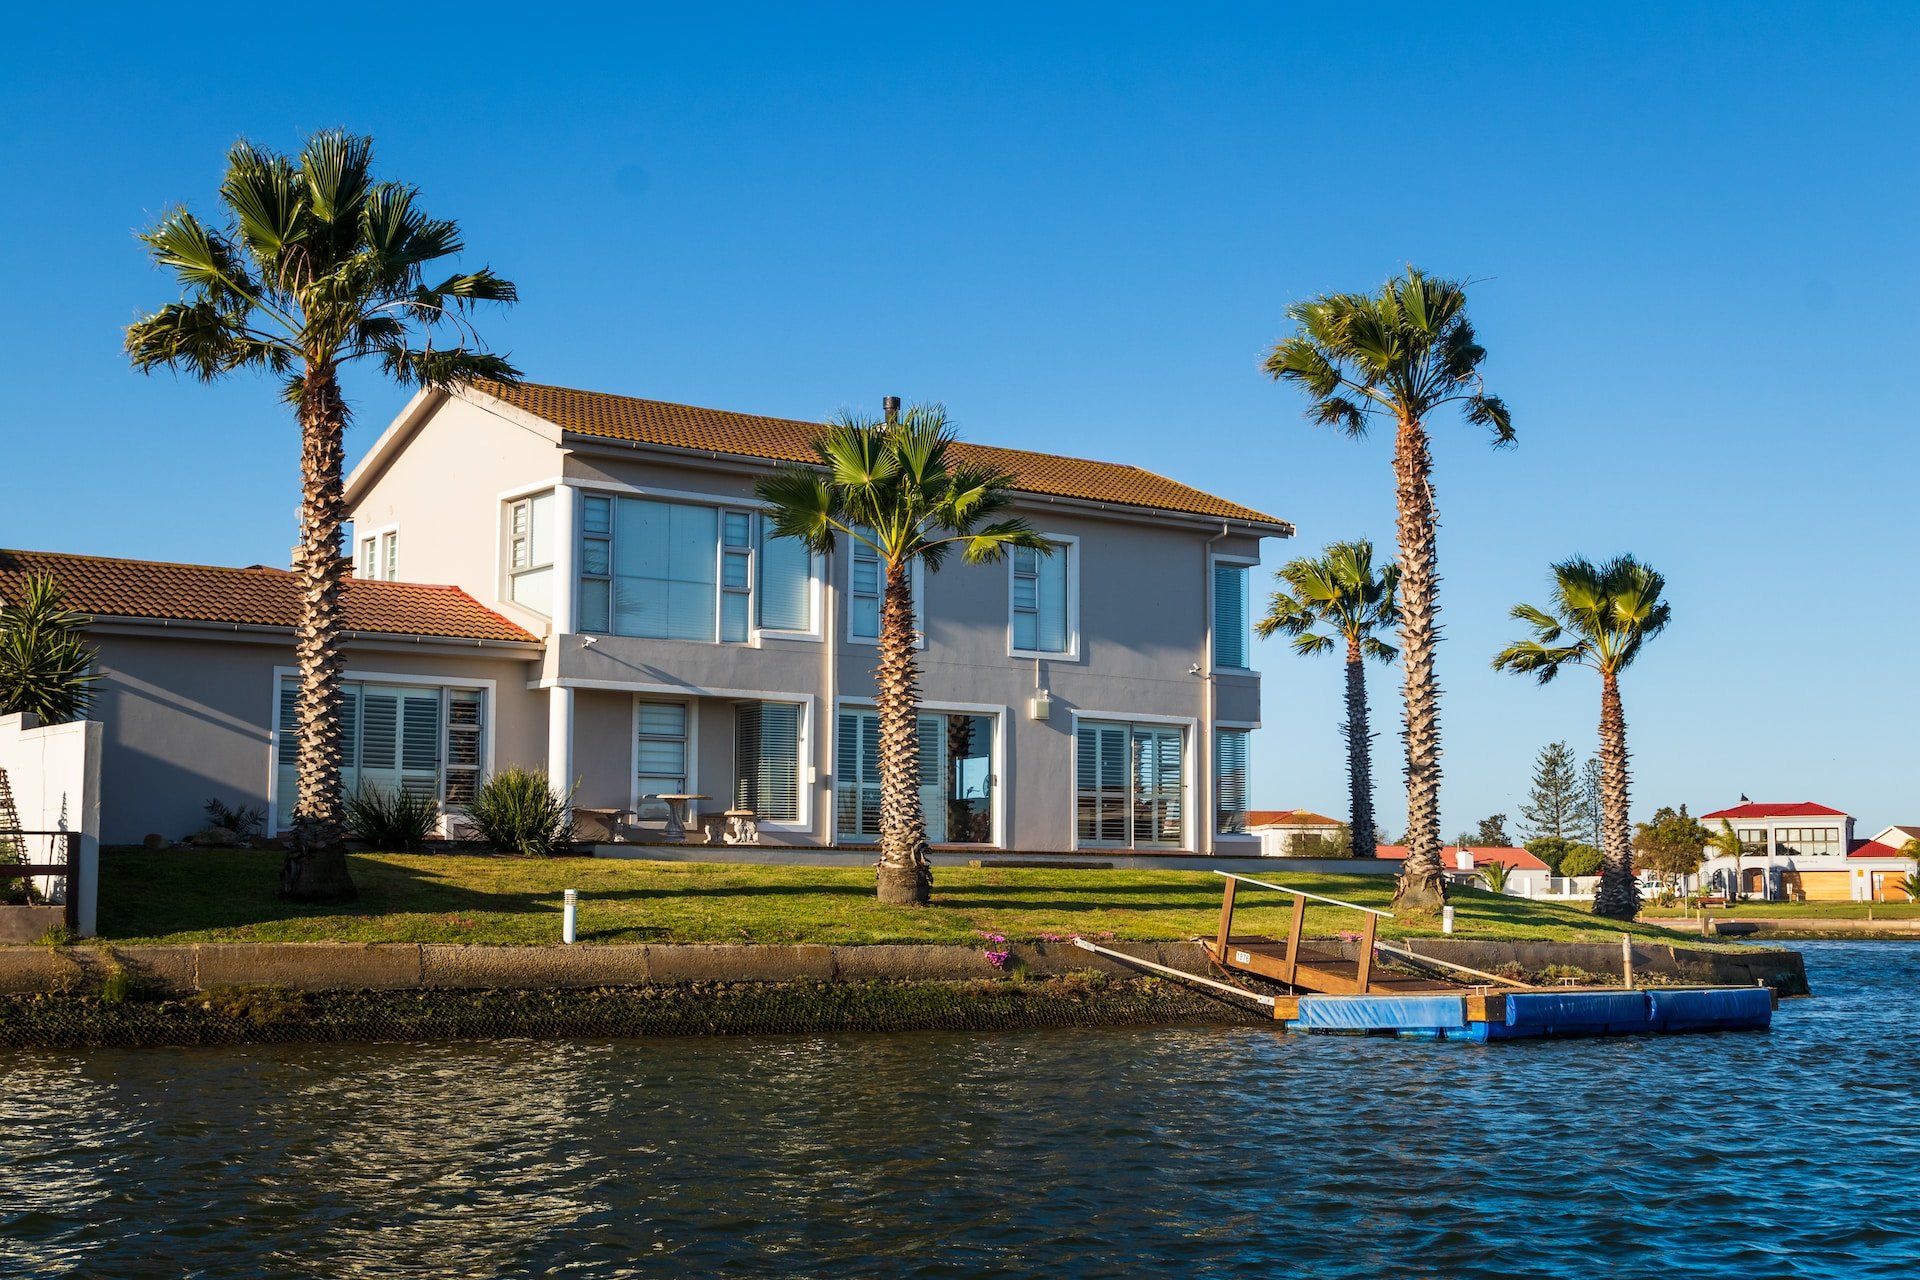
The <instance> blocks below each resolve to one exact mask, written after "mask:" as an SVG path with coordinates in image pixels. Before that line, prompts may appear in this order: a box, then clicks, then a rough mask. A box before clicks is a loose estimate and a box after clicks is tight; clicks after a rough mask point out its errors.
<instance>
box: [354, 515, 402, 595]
mask: <svg viewBox="0 0 1920 1280" xmlns="http://www.w3.org/2000/svg"><path fill="white" fill-rule="evenodd" d="M353 544H354V555H353V576H354V577H356V578H359V579H360V580H362V581H363V582H398V581H399V580H400V526H399V525H398V524H383V525H379V526H376V527H374V528H371V529H368V530H366V531H365V532H362V531H361V530H360V529H359V528H358V527H356V528H355V529H354V531H353ZM389 566H391V568H389Z"/></svg>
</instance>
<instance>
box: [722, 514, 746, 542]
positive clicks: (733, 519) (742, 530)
mask: <svg viewBox="0 0 1920 1280" xmlns="http://www.w3.org/2000/svg"><path fill="white" fill-rule="evenodd" d="M721 532H722V534H723V535H724V536H725V537H726V540H727V545H728V546H729V547H746V546H751V545H753V544H752V537H753V525H752V522H751V520H750V519H749V518H748V516H747V513H746V512H744V511H729V512H727V513H726V516H725V519H724V521H723V522H722V524H721Z"/></svg>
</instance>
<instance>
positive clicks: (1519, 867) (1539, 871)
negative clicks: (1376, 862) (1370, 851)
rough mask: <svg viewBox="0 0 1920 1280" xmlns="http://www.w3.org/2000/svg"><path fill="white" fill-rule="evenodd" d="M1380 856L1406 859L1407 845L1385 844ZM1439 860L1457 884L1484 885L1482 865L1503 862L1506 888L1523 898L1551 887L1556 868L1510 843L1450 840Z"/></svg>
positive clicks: (1381, 847)
mask: <svg viewBox="0 0 1920 1280" xmlns="http://www.w3.org/2000/svg"><path fill="white" fill-rule="evenodd" d="M1380 856H1381V857H1383V858H1392V859H1395V860H1396V861H1400V862H1405V861H1406V858H1407V847H1406V846H1405V845H1400V844H1383V845H1381V846H1380ZM1440 862H1441V865H1442V866H1443V867H1445V869H1446V873H1447V879H1449V880H1452V881H1454V882H1455V883H1456V884H1472V885H1477V886H1479V887H1480V888H1482V889H1484V888H1486V887H1487V881H1486V877H1485V876H1483V875H1481V874H1480V868H1482V867H1484V866H1486V865H1487V864H1488V863H1491V862H1499V863H1504V864H1505V865H1506V867H1507V887H1506V892H1508V893H1510V894H1512V895H1514V896H1515V897H1520V898H1537V897H1540V896H1542V895H1544V894H1545V893H1546V892H1547V890H1548V884H1547V881H1548V880H1549V879H1550V878H1551V877H1552V875H1553V870H1552V868H1550V867H1548V866H1547V864H1546V863H1544V862H1542V861H1541V860H1540V859H1539V858H1537V857H1535V856H1534V855H1533V854H1531V853H1528V852H1527V851H1526V850H1525V849H1519V848H1515V847H1513V846H1510V845H1470V846H1466V847H1462V846H1460V845H1454V844H1450V845H1447V846H1446V847H1445V848H1443V849H1442V850H1440Z"/></svg>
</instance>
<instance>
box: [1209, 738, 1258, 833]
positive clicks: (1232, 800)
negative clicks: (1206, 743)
mask: <svg viewBox="0 0 1920 1280" xmlns="http://www.w3.org/2000/svg"><path fill="white" fill-rule="evenodd" d="M1248 737H1249V735H1248V733H1247V731H1246V730H1245V729H1220V730H1217V731H1216V732H1215V740H1214V753H1213V787H1214V797H1215V798H1214V810H1215V812H1214V828H1213V829H1214V830H1215V831H1217V832H1219V833H1220V834H1222V835H1245V834H1246V832H1247V792H1248V787H1247V739H1248Z"/></svg>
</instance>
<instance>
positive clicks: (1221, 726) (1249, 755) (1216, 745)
mask: <svg viewBox="0 0 1920 1280" xmlns="http://www.w3.org/2000/svg"><path fill="white" fill-rule="evenodd" d="M1253 730H1254V726H1253V725H1248V724H1237V723H1230V722H1224V721H1215V722H1214V726H1213V769H1212V777H1211V778H1210V779H1209V781H1210V782H1211V784H1212V786H1213V804H1212V805H1211V806H1210V807H1209V809H1208V813H1209V815H1210V817H1209V818H1208V821H1210V822H1212V823H1213V834H1214V835H1215V836H1216V837H1220V836H1224V837H1226V838H1228V839H1231V840H1253V841H1256V842H1257V841H1258V840H1259V839H1260V837H1259V835H1258V834H1256V833H1255V832H1252V831H1249V830H1248V829H1247V815H1248V814H1249V813H1251V812H1252V811H1253ZM1230 733H1237V734H1239V735H1240V736H1241V737H1242V738H1243V739H1245V746H1244V747H1243V748H1242V753H1243V754H1242V760H1243V763H1242V765H1241V766H1240V768H1241V777H1240V791H1241V795H1240V799H1241V801H1242V804H1241V807H1240V810H1239V812H1240V829H1239V830H1238V831H1235V830H1233V829H1232V828H1230V827H1224V826H1221V825H1220V811H1221V807H1222V806H1221V803H1220V801H1221V786H1220V780H1221V778H1223V777H1224V776H1225V774H1226V771H1225V770H1223V769H1222V768H1221V767H1220V749H1221V747H1222V746H1223V745H1224V740H1225V737H1226V735H1227V734H1230Z"/></svg>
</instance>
